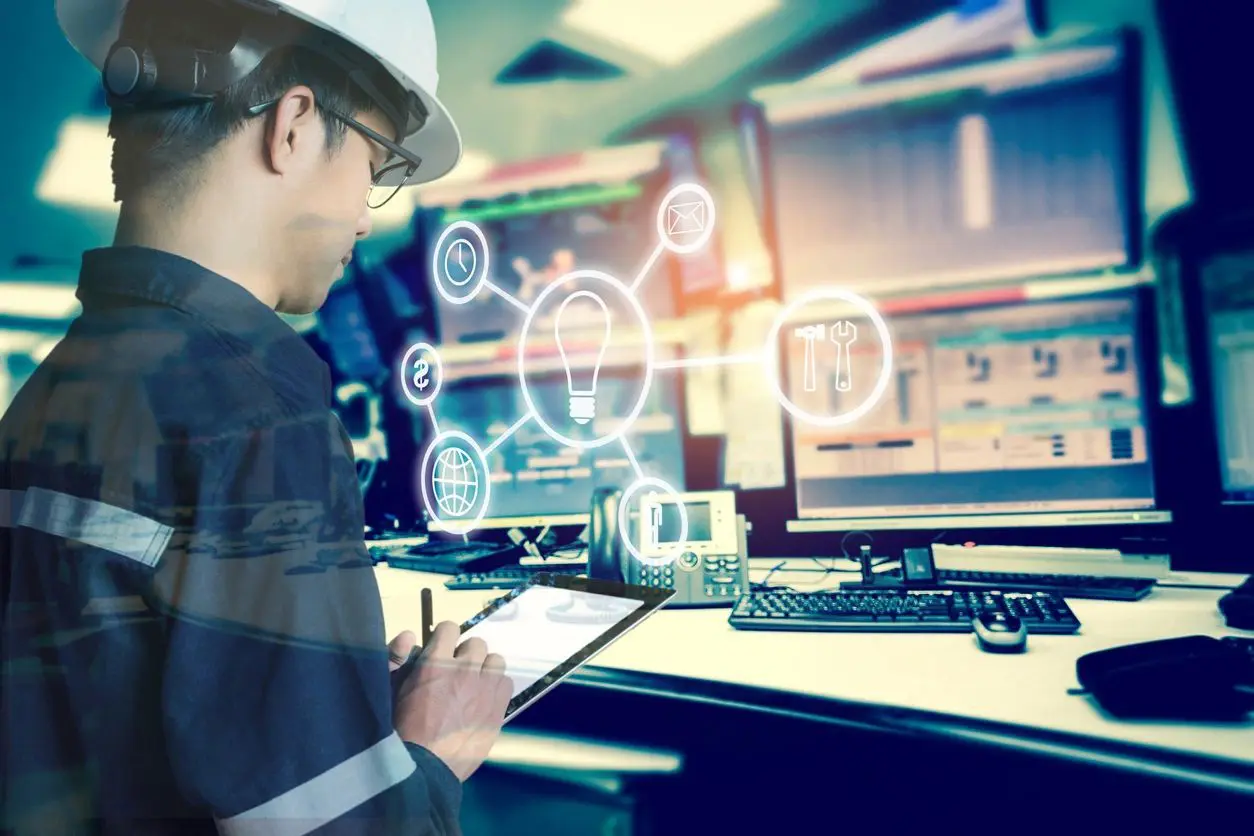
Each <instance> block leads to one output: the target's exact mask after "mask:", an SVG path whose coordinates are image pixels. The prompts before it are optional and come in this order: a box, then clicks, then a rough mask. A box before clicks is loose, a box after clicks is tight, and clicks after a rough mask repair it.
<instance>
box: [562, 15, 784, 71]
mask: <svg viewBox="0 0 1254 836" xmlns="http://www.w3.org/2000/svg"><path fill="white" fill-rule="evenodd" d="M780 6H781V0H685V2H678V3H677V2H675V0H634V2H624V0H574V1H573V2H572V3H571V4H570V6H569V7H568V8H567V9H566V11H565V12H563V13H562V23H563V24H564V25H565V26H566V27H568V28H570V29H573V30H575V31H577V32H584V33H587V34H589V35H594V36H596V37H598V38H601V39H603V40H606V41H610V42H612V43H616V44H620V45H622V46H625V47H627V48H628V49H630V50H632V51H634V52H638V53H640V54H641V55H645V56H648V57H649V58H652V59H653V60H655V61H658V62H660V63H662V64H666V65H668V66H676V65H678V64H681V63H683V62H684V61H685V60H686V59H688V58H690V57H692V56H693V55H696V54H697V53H699V52H701V51H702V50H703V49H706V48H707V47H709V46H712V45H713V44H714V43H716V42H717V41H719V40H721V39H723V38H726V37H727V36H729V35H731V34H732V33H733V32H736V31H738V30H740V29H743V28H745V27H746V26H748V25H749V24H750V23H753V22H754V21H756V20H758V19H759V18H762V17H765V16H767V15H768V14H770V13H772V12H774V11H777V10H778V9H779V8H780Z"/></svg>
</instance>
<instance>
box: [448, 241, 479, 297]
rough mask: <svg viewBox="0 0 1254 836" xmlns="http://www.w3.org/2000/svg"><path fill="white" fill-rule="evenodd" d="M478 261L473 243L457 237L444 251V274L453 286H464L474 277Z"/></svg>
mask: <svg viewBox="0 0 1254 836" xmlns="http://www.w3.org/2000/svg"><path fill="white" fill-rule="evenodd" d="M478 263H479V258H478V256H476V255H475V247H474V245H473V244H471V243H470V242H469V241H468V240H466V239H465V238H458V239H457V240H455V241H454V242H453V243H452V244H449V247H448V249H447V250H445V251H444V276H445V278H447V279H448V280H449V283H450V284H452V285H453V286H454V287H464V286H465V285H466V284H468V283H469V282H470V280H471V279H472V278H474V276H475V267H476V266H477V265H478Z"/></svg>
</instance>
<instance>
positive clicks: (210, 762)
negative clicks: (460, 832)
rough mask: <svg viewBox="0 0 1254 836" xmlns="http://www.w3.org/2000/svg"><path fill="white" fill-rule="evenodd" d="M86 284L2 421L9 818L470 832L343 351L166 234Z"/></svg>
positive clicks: (115, 258) (87, 267) (2, 806)
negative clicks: (348, 414)
mask: <svg viewBox="0 0 1254 836" xmlns="http://www.w3.org/2000/svg"><path fill="white" fill-rule="evenodd" d="M78 296H79V298H80V299H81V301H82V305H83V312H82V315H81V316H80V317H79V318H78V319H77V320H76V321H75V322H74V323H73V325H72V326H71V328H70V330H69V333H68V334H67V336H66V338H65V339H64V340H63V341H62V342H61V343H60V344H59V345H58V346H57V348H56V349H55V350H54V351H53V352H52V353H51V355H50V356H49V357H48V359H47V360H45V361H44V363H43V364H42V365H41V366H40V367H39V369H38V370H37V371H36V372H35V374H34V375H33V376H32V377H31V379H30V380H29V381H28V382H27V383H26V385H25V386H24V387H22V389H21V391H20V392H19V393H18V395H17V397H16V399H15V400H14V401H13V403H12V405H11V407H10V408H9V410H8V412H6V413H5V415H4V416H3V418H2V419H0V605H2V606H3V611H2V617H3V621H2V624H3V630H2V632H0V637H2V644H0V651H2V652H0V661H2V662H3V666H4V667H3V675H0V832H8V830H10V829H12V830H13V831H14V832H17V833H27V832H29V833H36V834H41V836H42V834H48V833H110V834H113V833H117V834H127V836H137V835H142V834H158V833H161V834H164V833H171V834H173V833H180V834H181V833H197V832H199V833H214V832H222V833H226V834H248V835H249V836H251V834H276V835H277V834H284V835H285V836H286V834H303V833H309V832H314V831H317V832H319V833H353V834H357V833H372V834H373V833H379V834H382V833H402V832H403V833H407V834H417V833H421V834H428V833H433V834H443V833H455V832H457V829H458V826H457V816H458V809H459V805H460V801H461V785H460V784H459V783H458V781H457V779H456V777H455V776H454V775H453V774H452V773H451V772H450V771H449V770H448V769H447V767H445V766H444V764H443V763H442V762H440V761H439V760H438V759H437V758H435V757H434V756H433V755H432V754H431V753H430V752H428V751H427V750H425V749H422V748H421V747H418V746H414V745H412V744H408V743H404V742H402V741H401V740H400V738H399V737H398V736H397V735H396V733H395V732H394V730H393V727H392V697H391V687H390V682H389V674H388V666H387V653H386V646H385V643H386V636H385V635H384V626H383V616H382V606H381V602H380V599H379V590H378V586H377V584H376V581H375V576H374V572H373V570H372V568H371V562H370V560H369V557H368V555H367V553H366V550H365V547H364V545H363V543H362V507H361V496H360V492H359V489H358V485H357V477H356V472H355V468H354V463H353V458H352V448H351V443H350V441H349V439H348V437H347V435H346V434H345V432H344V430H343V427H341V425H340V423H339V421H338V420H337V419H336V417H335V415H334V413H332V412H331V410H330V377H329V374H328V370H327V367H326V365H325V364H324V363H323V362H322V361H321V360H320V359H318V357H317V356H316V355H315V354H314V352H313V351H312V350H311V349H310V348H309V347H308V345H307V344H306V343H305V342H304V341H303V340H302V339H301V338H300V336H299V335H298V334H297V333H296V332H295V331H293V330H292V329H291V327H289V326H288V325H287V324H286V323H284V322H283V321H282V320H281V319H280V318H279V317H278V316H277V315H276V314H275V313H274V311H272V310H271V309H269V308H268V307H267V306H266V305H264V304H262V303H261V302H259V301H258V300H257V299H256V298H255V297H253V296H252V295H251V294H249V293H248V292H247V291H245V290H244V289H242V288H241V287H239V286H238V285H236V284H235V283H233V282H231V281H229V280H228V279H226V278H224V277H222V276H219V275H217V274H215V273H212V272H210V271H208V270H206V269H204V268H202V267H200V266H198V265H197V264H194V263H192V262H190V261H187V260H185V259H183V258H180V257H177V256H174V255H171V254H168V253H162V252H158V251H155V250H149V249H144V248H138V247H134V248H132V247H126V248H108V249H102V250H94V251H91V252H88V253H86V254H85V255H84V258H83V268H82V273H81V277H80V281H79V290H78Z"/></svg>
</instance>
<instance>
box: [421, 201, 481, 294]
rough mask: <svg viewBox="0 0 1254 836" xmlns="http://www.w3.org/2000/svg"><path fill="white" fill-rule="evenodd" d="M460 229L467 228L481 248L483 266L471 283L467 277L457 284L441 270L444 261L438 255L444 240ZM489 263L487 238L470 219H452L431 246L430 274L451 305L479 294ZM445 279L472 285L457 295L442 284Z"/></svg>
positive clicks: (438, 290) (439, 291)
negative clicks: (462, 293) (463, 292)
mask: <svg viewBox="0 0 1254 836" xmlns="http://www.w3.org/2000/svg"><path fill="white" fill-rule="evenodd" d="M462 229H466V230H469V231H470V233H471V234H472V235H474V236H475V238H476V239H478V241H479V246H480V248H482V250H483V267H482V268H480V269H479V270H478V273H479V276H478V278H477V279H473V284H472V280H471V279H467V280H466V281H465V282H462V284H460V285H459V284H457V283H456V282H454V281H453V280H452V278H450V277H449V276H448V275H446V274H445V273H444V272H443V271H442V270H441V267H442V266H443V262H444V261H445V259H443V258H441V257H440V253H441V251H442V249H443V247H444V242H445V241H446V240H448V237H449V236H450V235H452V234H453V233H454V232H457V231H458V230H462ZM457 240H458V241H464V240H466V239H465V238H458V239H457ZM454 243H456V242H454ZM467 243H469V242H467ZM475 263H476V265H477V264H478V259H477V258H476V260H475ZM491 263H492V254H491V253H490V252H489V251H488V239H487V237H486V236H484V234H483V230H482V229H480V228H479V227H478V225H477V224H475V223H473V222H471V221H454V222H453V223H451V224H449V225H448V226H447V227H446V228H445V229H444V231H443V232H441V233H440V237H439V238H437V239H436V241H435V246H434V247H432V248H431V276H432V278H433V279H434V280H435V289H436V291H437V292H438V293H439V294H440V295H441V296H443V297H444V299H445V301H447V302H449V303H450V304H453V305H465V304H467V303H468V302H471V301H473V300H474V298H475V297H476V296H478V295H479V292H480V291H481V290H483V285H484V282H486V281H487V280H488V268H489V267H490V266H491ZM446 279H447V280H448V281H449V283H451V284H452V285H453V286H454V287H465V286H466V285H467V284H472V287H471V288H470V290H469V291H468V292H467V293H465V294H464V295H461V296H458V295H455V294H453V293H450V292H449V291H448V289H447V288H446V287H445V286H444V281H445V280H446Z"/></svg>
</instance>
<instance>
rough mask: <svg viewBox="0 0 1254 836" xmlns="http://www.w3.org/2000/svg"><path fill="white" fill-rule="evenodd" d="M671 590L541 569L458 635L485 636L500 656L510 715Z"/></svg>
mask: <svg viewBox="0 0 1254 836" xmlns="http://www.w3.org/2000/svg"><path fill="white" fill-rule="evenodd" d="M594 590H595V591H594ZM671 594H673V592H672V591H671V590H656V589H650V588H646V587H634V586H629V585H626V584H614V583H612V582H604V581H591V582H590V581H588V580H587V579H586V578H570V577H562V576H557V577H550V576H543V577H542V578H538V579H533V580H532V581H531V582H529V583H528V584H526V585H524V586H521V587H519V588H517V589H515V590H513V591H512V592H511V593H510V594H509V595H507V596H505V597H504V598H502V599H500V600H499V601H497V602H496V603H494V604H493V605H492V606H490V607H489V608H488V609H486V610H484V611H483V612H482V613H480V614H479V615H478V616H476V617H475V618H473V619H471V620H470V621H469V622H467V623H466V625H464V626H463V628H462V638H463V640H464V639H467V638H471V637H476V638H480V639H483V640H484V642H486V643H487V646H488V651H489V652H490V653H498V654H500V655H501V656H503V657H504V658H505V673H506V675H507V676H509V677H510V679H511V680H513V686H514V693H513V699H511V700H510V706H509V710H508V711H507V712H506V718H507V719H508V718H509V717H511V716H512V715H513V714H516V713H517V712H518V711H519V710H521V709H522V708H523V707H524V706H525V705H527V704H528V703H530V702H532V701H534V700H535V699H536V698H537V697H539V696H540V695H541V694H543V693H544V692H545V691H547V690H548V689H549V688H551V687H552V686H553V685H556V684H557V683H558V682H559V681H560V680H561V679H562V678H563V677H565V676H566V675H568V674H570V673H571V672H572V671H574V670H575V669H576V668H577V667H579V665H581V664H583V663H584V662H586V661H587V660H588V659H590V658H591V657H592V656H594V655H595V654H596V653H598V652H600V651H601V650H603V649H604V648H605V647H607V646H608V645H609V644H610V643H611V642H612V641H613V640H614V639H616V638H618V637H619V636H621V635H622V634H623V633H625V632H626V631H627V630H629V629H630V628H631V627H634V626H635V625H636V624H638V623H639V622H640V621H641V620H643V618H644V617H646V616H647V615H649V614H650V613H651V612H653V611H655V610H656V608H657V606H658V605H659V604H661V603H662V602H663V601H665V600H666V598H669V597H670V595H671Z"/></svg>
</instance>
